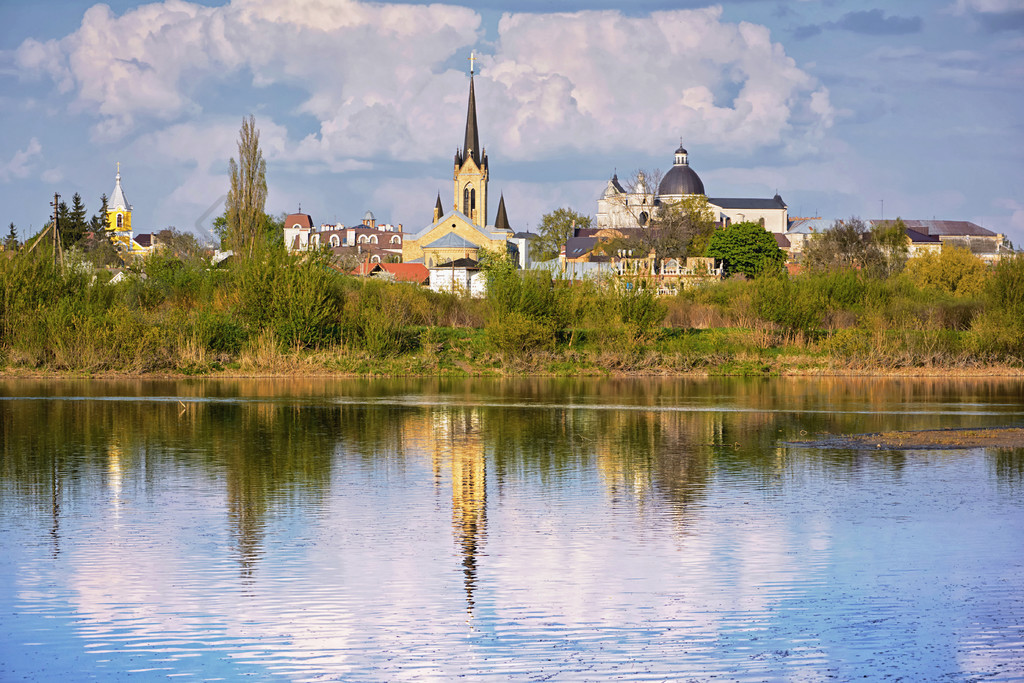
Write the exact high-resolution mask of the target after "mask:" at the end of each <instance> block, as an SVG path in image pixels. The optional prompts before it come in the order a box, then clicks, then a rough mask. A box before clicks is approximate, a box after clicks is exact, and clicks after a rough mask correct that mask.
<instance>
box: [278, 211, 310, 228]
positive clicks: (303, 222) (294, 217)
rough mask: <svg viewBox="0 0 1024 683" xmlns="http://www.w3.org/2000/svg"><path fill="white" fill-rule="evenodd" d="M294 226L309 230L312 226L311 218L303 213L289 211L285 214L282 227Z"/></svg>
mask: <svg viewBox="0 0 1024 683" xmlns="http://www.w3.org/2000/svg"><path fill="white" fill-rule="evenodd" d="M296 226H298V227H300V228H305V229H307V230H309V229H310V228H312V227H313V219H312V218H311V217H310V216H309V214H305V213H290V214H288V215H287V216H285V219H284V227H286V228H294V227H296Z"/></svg>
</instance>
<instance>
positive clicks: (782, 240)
mask: <svg viewBox="0 0 1024 683" xmlns="http://www.w3.org/2000/svg"><path fill="white" fill-rule="evenodd" d="M772 237H774V238H775V243H776V244H778V245H779V249H789V248H790V247H791V246H793V245H791V244H790V243H789V238H788V237H786V236H785V235H783V234H782V233H778V232H773V233H772Z"/></svg>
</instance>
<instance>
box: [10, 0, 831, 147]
mask: <svg viewBox="0 0 1024 683" xmlns="http://www.w3.org/2000/svg"><path fill="white" fill-rule="evenodd" d="M480 24H481V19H480V16H479V15H477V14H476V13H474V12H473V11H471V10H469V9H467V8H463V7H454V6H446V5H439V4H438V5H429V6H414V5H384V4H369V3H362V2H358V1H356V0H342V1H341V2H337V3H332V4H325V3H322V2H320V1H319V0H299V1H298V2H291V3H287V5H285V4H284V3H281V2H279V1H278V0H236V1H235V2H233V3H231V4H230V5H227V6H224V7H214V8H211V7H202V6H199V5H195V4H191V3H187V2H182V1H181V0H168V1H167V2H164V3H160V4H150V5H144V6H141V7H139V8H137V9H134V10H131V11H129V12H126V13H125V14H124V15H123V16H120V17H117V16H115V15H114V14H113V13H112V12H111V10H110V8H109V7H107V6H106V5H96V6H94V7H92V8H90V9H89V10H88V11H87V12H86V13H85V16H84V18H83V20H82V25H81V27H80V28H79V30H77V31H76V32H75V33H73V34H71V35H69V36H67V37H65V38H63V39H61V40H59V41H48V42H46V43H39V42H38V41H34V40H27V41H25V42H24V43H23V44H22V45H21V46H20V47H19V48H18V50H17V52H16V61H17V63H18V65H19V67H21V68H22V69H23V70H25V71H26V72H28V73H30V74H36V75H39V74H46V75H49V76H50V77H51V78H52V79H53V80H54V81H55V82H56V83H57V84H58V87H59V88H60V89H61V90H65V91H67V90H72V91H73V92H74V107H75V108H77V109H81V110H84V111H87V112H90V113H91V114H93V115H94V116H96V117H97V118H98V119H99V121H98V123H97V125H96V127H95V129H94V133H95V135H96V137H97V138H98V139H100V140H116V139H118V138H120V137H123V136H125V135H131V134H133V132H134V131H135V129H136V127H137V126H138V125H139V124H140V122H143V121H156V122H160V121H167V122H172V121H181V120H182V119H183V118H194V117H197V116H199V115H200V114H201V113H202V110H203V101H202V96H201V92H202V91H203V88H204V87H208V86H209V85H210V84H212V85H213V86H216V85H217V84H218V83H223V84H228V83H232V84H234V82H235V81H237V80H238V79H246V80H247V79H249V78H251V85H253V86H255V87H257V88H259V87H263V86H269V85H274V84H283V85H287V86H289V87H292V88H296V89H298V90H299V91H300V92H302V93H304V101H303V102H302V103H301V104H300V105H299V107H298V113H304V114H310V115H312V116H314V117H316V119H317V120H318V122H319V131H318V132H317V134H315V135H312V136H309V137H307V138H306V139H305V140H303V141H302V144H300V145H299V146H297V147H295V148H294V149H295V151H296V152H297V153H300V154H302V155H304V158H305V159H307V160H310V161H312V160H319V161H323V162H325V163H328V164H333V163H336V162H337V161H338V160H339V158H356V159H373V158H379V157H385V158H392V159H408V158H411V159H416V160H424V159H437V158H441V157H443V156H446V155H448V154H450V153H451V152H452V151H454V147H455V146H456V145H457V144H458V143H459V140H458V136H457V131H458V128H459V126H460V125H461V121H462V117H463V115H464V111H465V75H464V73H461V72H460V71H458V70H451V69H448V68H447V67H446V65H447V64H448V62H449V60H451V59H452V58H453V57H456V56H458V55H461V54H463V53H465V52H468V50H469V48H470V47H471V46H473V45H475V44H476V43H477V42H478V41H479V40H480V39H481V37H482V34H481V28H480ZM498 31H499V36H498V40H497V43H496V46H495V49H494V54H493V55H490V56H487V55H485V56H484V57H483V62H484V65H485V67H484V69H483V72H482V74H481V75H480V76H478V92H479V94H480V99H479V105H480V109H481V128H482V132H483V133H484V137H485V143H487V142H489V143H490V146H491V148H492V150H495V151H500V152H501V153H502V154H504V155H506V156H507V157H512V158H536V157H544V156H547V155H550V154H553V153H558V152H560V151H563V150H567V149H569V150H580V149H593V148H594V147H598V148H603V149H609V148H615V147H618V148H628V147H640V148H650V146H651V145H652V143H657V142H664V141H665V140H667V139H674V138H675V137H677V136H678V135H679V134H683V135H684V136H685V137H686V138H687V139H690V140H694V141H702V142H712V143H715V144H718V145H722V146H725V147H727V148H730V149H736V150H750V149H755V148H757V147H759V146H761V145H766V144H770V145H778V144H783V145H784V146H786V147H787V148H789V149H790V150H791V151H793V152H794V153H800V152H801V150H804V149H806V148H807V146H808V141H815V140H818V139H820V137H821V136H822V134H823V131H824V130H825V129H827V128H828V127H829V126H830V125H831V123H832V116H833V114H832V108H831V104H830V103H829V98H828V92H827V91H826V90H825V89H824V88H822V87H820V86H819V85H818V84H817V83H816V82H815V80H814V79H813V78H811V77H810V76H809V75H808V74H807V73H805V72H803V71H802V70H800V69H799V68H798V67H797V66H796V64H795V63H794V61H793V60H792V59H790V58H789V57H787V56H786V54H785V52H784V51H783V49H782V47H781V46H780V45H779V44H777V43H772V42H771V38H770V35H769V32H768V30H767V29H765V28H764V27H762V26H757V25H754V24H748V23H740V24H730V23H724V22H722V21H721V10H720V8H711V9H705V10H696V11H670V12H660V13H656V14H653V15H649V16H644V17H627V16H624V15H623V14H622V13H620V12H616V11H607V12H577V13H571V14H554V15H550V14H548V15H540V14H507V15H505V16H504V17H503V18H502V19H501V21H500V24H499V29H498ZM243 113H244V112H243Z"/></svg>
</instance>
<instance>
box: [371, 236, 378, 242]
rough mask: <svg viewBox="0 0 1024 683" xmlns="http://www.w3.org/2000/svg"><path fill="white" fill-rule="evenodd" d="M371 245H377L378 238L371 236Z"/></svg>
mask: <svg viewBox="0 0 1024 683" xmlns="http://www.w3.org/2000/svg"><path fill="white" fill-rule="evenodd" d="M370 243H371V244H377V236H376V235H370Z"/></svg>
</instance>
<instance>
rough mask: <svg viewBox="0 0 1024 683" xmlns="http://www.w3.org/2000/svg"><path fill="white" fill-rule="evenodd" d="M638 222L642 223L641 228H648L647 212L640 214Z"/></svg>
mask: <svg viewBox="0 0 1024 683" xmlns="http://www.w3.org/2000/svg"><path fill="white" fill-rule="evenodd" d="M638 220H639V221H640V227H641V228H643V227H646V226H647V212H646V211H641V212H640V216H639V217H638Z"/></svg>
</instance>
